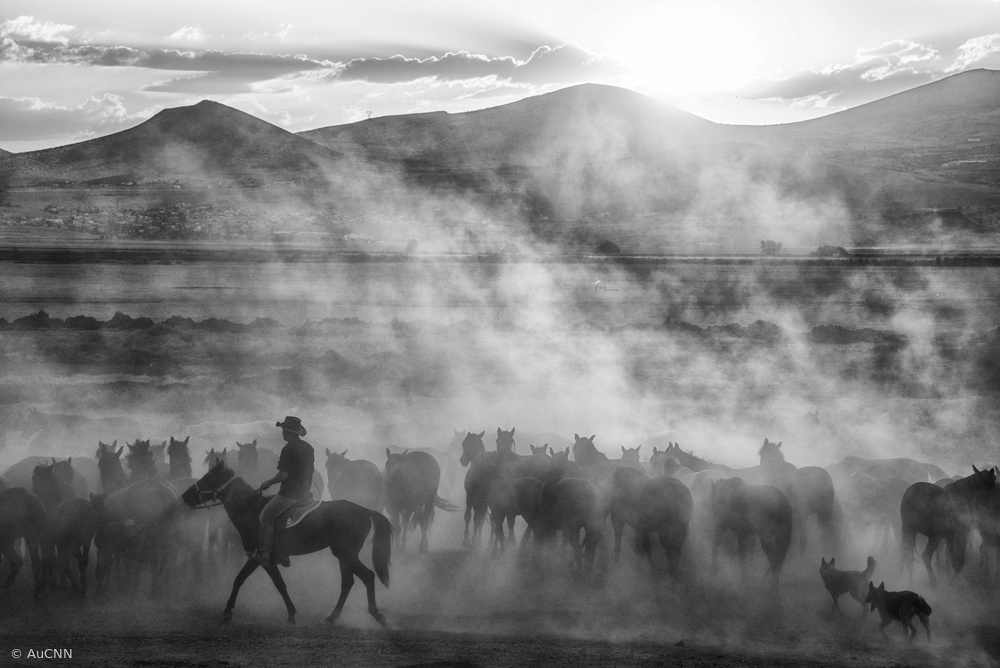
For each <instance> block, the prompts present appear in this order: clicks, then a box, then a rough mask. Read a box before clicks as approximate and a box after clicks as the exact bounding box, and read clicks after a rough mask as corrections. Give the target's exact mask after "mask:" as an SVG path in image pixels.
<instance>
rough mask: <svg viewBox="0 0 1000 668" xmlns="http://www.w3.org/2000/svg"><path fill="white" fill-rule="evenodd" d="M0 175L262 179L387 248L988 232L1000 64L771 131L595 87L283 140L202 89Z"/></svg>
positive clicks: (265, 197) (278, 193) (232, 186)
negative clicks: (192, 99) (200, 97)
mask: <svg viewBox="0 0 1000 668" xmlns="http://www.w3.org/2000/svg"><path fill="white" fill-rule="evenodd" d="M0 173H3V174H4V175H5V178H6V179H7V182H8V183H10V184H12V185H36V186H38V185H45V184H50V185H52V184H56V185H58V184H66V183H70V184H73V186H74V189H79V188H88V187H94V188H97V187H101V186H105V185H114V184H121V183H130V184H135V183H139V184H140V186H141V184H143V183H151V182H162V181H167V182H170V181H180V182H181V183H182V184H183V185H184V187H186V188H189V189H196V188H204V187H206V186H207V187H210V188H217V189H216V190H213V191H211V192H210V194H208V195H204V197H203V200H202V201H209V200H211V199H212V198H219V197H221V192H222V190H221V189H220V188H219V187H221V186H225V187H226V188H227V192H236V193H246V192H249V191H252V190H255V189H258V188H257V187H258V186H275V185H281V186H282V187H281V188H260V189H259V190H260V192H261V193H263V194H260V195H257V196H254V206H255V207H258V208H257V211H258V212H259V213H261V214H263V213H264V211H265V207H266V206H269V205H275V206H278V205H279V204H280V206H282V207H284V210H285V212H286V213H290V214H294V215H293V216H292V218H294V216H298V215H299V214H300V213H303V212H312V213H308V216H309V217H311V220H312V223H311V224H312V225H313V226H314V227H313V229H318V230H322V229H325V228H324V227H323V226H325V225H330V224H334V223H330V221H334V220H335V221H336V222H335V226H336V228H337V230H338V233H340V232H357V233H359V234H362V235H367V236H370V237H381V238H392V239H401V240H402V241H401V242H400V243H402V244H405V243H407V240H408V239H409V240H412V239H416V238H417V237H429V236H434V235H438V236H442V237H443V236H447V237H450V238H459V237H461V238H462V239H464V241H463V243H465V242H468V243H469V244H471V245H472V246H471V247H473V248H479V247H481V246H482V245H483V244H494V243H500V244H502V243H504V241H503V239H511V238H515V239H516V238H519V237H520V235H522V234H524V233H527V234H529V235H531V236H534V237H536V238H540V239H543V240H546V241H552V242H559V243H562V244H569V245H571V246H575V247H577V248H594V247H595V246H596V245H597V244H598V243H599V242H601V241H605V240H606V241H610V242H611V246H610V247H615V246H617V247H620V248H622V250H624V251H645V250H651V251H656V250H661V249H663V248H668V247H677V246H685V247H689V248H690V247H695V246H700V245H709V246H717V247H731V246H739V247H741V248H747V247H754V246H756V245H758V244H759V242H760V241H761V240H765V239H775V240H781V241H782V242H783V243H784V244H785V247H793V246H794V247H801V248H815V247H816V246H818V245H826V244H830V243H832V244H834V245H851V244H854V245H867V244H882V243H931V242H934V243H953V244H963V243H979V242H980V241H983V240H985V241H986V242H987V243H991V244H995V243H996V232H997V228H998V227H1000V72H994V71H988V70H977V71H972V72H966V73H962V74H958V75H954V76H951V77H948V78H946V79H942V80H940V81H937V82H934V83H931V84H927V85H925V86H921V87H919V88H915V89H912V90H909V91H906V92H903V93H899V94H896V95H893V96H890V97H887V98H884V99H882V100H877V101H875V102H871V103H869V104H865V105H862V106H859V107H856V108H854V109H849V110H846V111H841V112H838V113H834V114H830V115H829V116H825V117H822V118H818V119H813V120H809V121H802V122H798V123H789V124H783V125H773V126H739V125H721V124H717V123H712V122H710V121H707V120H705V119H702V118H699V117H697V116H694V115H692V114H689V113H686V112H684V111H681V110H679V109H677V108H675V107H672V106H670V105H666V104H663V103H661V102H658V101H656V100H654V99H652V98H649V97H646V96H644V95H640V94H638V93H634V92H632V91H628V90H625V89H621V88H616V87H612V86H603V85H596V84H586V85H581V86H573V87H569V88H565V89H563V90H559V91H556V92H553V93H548V94H544V95H538V96H535V97H531V98H527V99H524V100H521V101H518V102H513V103H510V104H505V105H501V106H497V107H492V108H488V109H483V110H478V111H471V112H465V113H457V114H450V113H445V112H433V113H424V114H409V115H400V116H387V117H381V118H373V119H369V120H365V121H361V122H358V123H351V124H346V125H340V126H332V127H324V128H318V129H315V130H309V131H306V132H301V133H298V134H293V133H290V132H287V131H285V130H283V129H281V128H278V127H276V126H274V125H272V124H270V123H267V122H265V121H263V120H260V119H257V118H255V117H253V116H251V115H249V114H245V113H243V112H240V111H237V110H235V109H231V108H229V107H226V106H224V105H221V104H218V103H214V102H201V103H199V104H196V105H193V106H190V107H181V108H176V109H168V110H165V111H162V112H160V113H159V114H157V115H156V116H154V117H153V118H151V119H150V120H148V121H146V122H145V123H142V124H140V125H138V126H136V127H134V128H131V129H129V130H126V131H123V132H119V133H117V134H114V135H109V136H107V137H101V138H98V139H93V140H90V141H86V142H81V143H78V144H71V145H69V146H63V147H59V148H54V149H47V150H43V151H34V152H31V153H22V154H8V155H0ZM10 192H13V191H10ZM205 192H209V191H208V190H206V191H205ZM289 193H291V194H289ZM184 197H185V198H187V201H192V200H191V198H190V197H189V196H188V195H184ZM237 197H240V198H245V197H246V195H245V194H238V195H237ZM278 200H280V202H279V201H278ZM290 200H294V204H295V207H291V208H290V207H287V206H285V205H286V204H287V203H288V202H289V201H290ZM286 217H287V216H286ZM282 224H283V225H284V224H285V223H282ZM292 224H294V221H292V222H289V223H288V225H292ZM282 229H286V228H285V227H283V228H282ZM490 239H492V240H493V241H490ZM498 239H499V240H500V241H496V240H498ZM449 247H453V246H449Z"/></svg>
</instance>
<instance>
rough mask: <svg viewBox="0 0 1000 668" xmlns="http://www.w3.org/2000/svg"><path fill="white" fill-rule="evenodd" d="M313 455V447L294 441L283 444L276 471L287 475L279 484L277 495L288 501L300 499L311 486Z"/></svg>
mask: <svg viewBox="0 0 1000 668" xmlns="http://www.w3.org/2000/svg"><path fill="white" fill-rule="evenodd" d="M314 462H315V453H314V452H313V447H312V446H311V445H309V444H308V443H306V442H305V441H303V440H302V439H296V440H294V441H290V442H288V443H287V444H285V447H283V448H282V449H281V455H279V457H278V470H279V471H284V472H286V473H288V477H287V478H285V479H284V480H283V481H282V482H281V487H280V488H279V489H278V494H280V495H281V496H284V497H288V498H290V499H301V498H302V497H303V496H305V495H306V494H308V493H309V489H310V487H311V486H312V479H313V472H314V471H315V468H314V466H313V464H314Z"/></svg>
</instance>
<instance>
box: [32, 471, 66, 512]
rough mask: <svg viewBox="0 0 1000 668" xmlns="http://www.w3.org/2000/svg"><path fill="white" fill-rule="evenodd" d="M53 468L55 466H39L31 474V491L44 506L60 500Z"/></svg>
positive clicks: (57, 482)
mask: <svg viewBox="0 0 1000 668" xmlns="http://www.w3.org/2000/svg"><path fill="white" fill-rule="evenodd" d="M55 468H56V466H55V464H39V465H38V466H36V467H35V470H34V471H32V472H31V491H32V493H33V494H34V495H35V496H37V497H38V498H39V499H41V500H42V502H43V503H46V504H48V503H58V502H59V501H60V500H61V499H60V492H59V481H58V480H57V479H56V475H55Z"/></svg>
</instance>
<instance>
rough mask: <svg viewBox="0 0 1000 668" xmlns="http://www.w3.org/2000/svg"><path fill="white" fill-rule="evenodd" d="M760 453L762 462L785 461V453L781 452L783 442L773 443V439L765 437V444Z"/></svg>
mask: <svg viewBox="0 0 1000 668" xmlns="http://www.w3.org/2000/svg"><path fill="white" fill-rule="evenodd" d="M757 454H759V455H760V463H761V464H767V463H774V462H780V463H782V464H783V463H785V455H784V453H783V452H781V442H779V443H772V442H771V441H769V440H767V439H766V438H765V439H764V445H762V446H760V451H759V452H758V453H757Z"/></svg>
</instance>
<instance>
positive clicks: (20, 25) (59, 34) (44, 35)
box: [0, 16, 75, 44]
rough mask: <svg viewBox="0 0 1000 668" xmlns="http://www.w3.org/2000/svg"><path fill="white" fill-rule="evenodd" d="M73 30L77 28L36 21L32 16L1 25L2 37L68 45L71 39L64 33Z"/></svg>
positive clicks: (10, 20)
mask: <svg viewBox="0 0 1000 668" xmlns="http://www.w3.org/2000/svg"><path fill="white" fill-rule="evenodd" d="M73 30H75V26H71V25H69V24H66V23H49V22H48V21H46V22H44V23H43V22H41V21H36V20H35V18H34V17H32V16H18V17H17V18H15V19H8V20H6V21H4V22H3V23H0V37H9V38H12V39H14V40H16V41H28V42H50V43H56V44H66V43H68V42H69V38H68V37H67V36H66V35H65V34H64V33H68V32H71V31H73Z"/></svg>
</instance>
